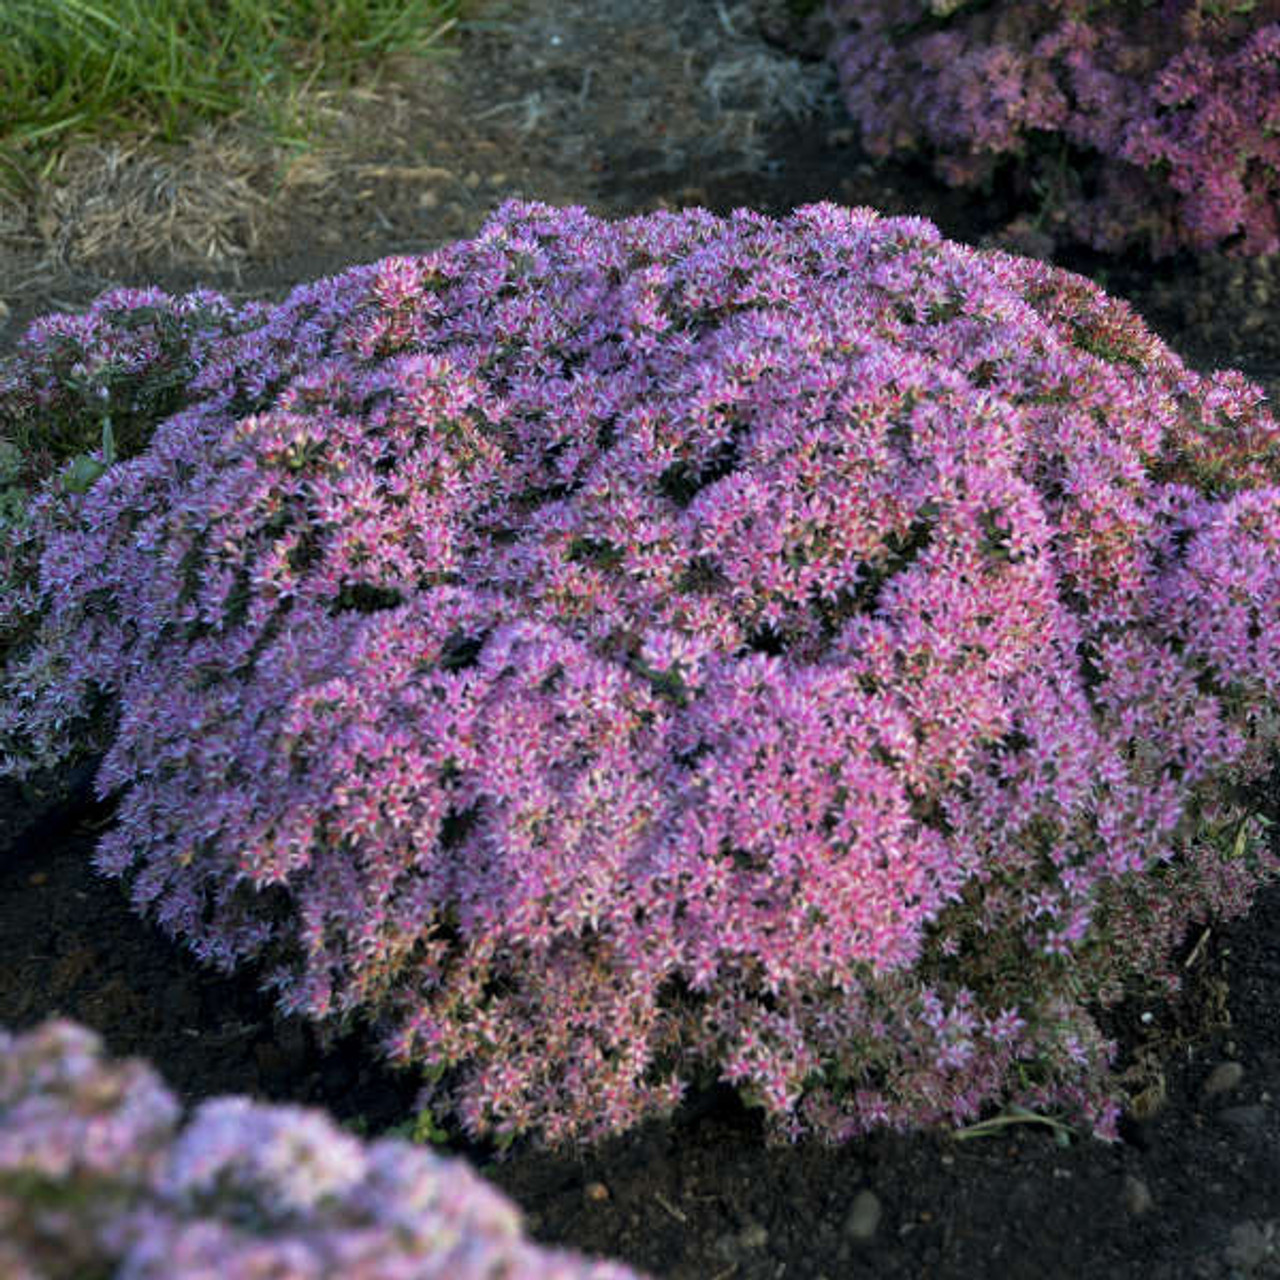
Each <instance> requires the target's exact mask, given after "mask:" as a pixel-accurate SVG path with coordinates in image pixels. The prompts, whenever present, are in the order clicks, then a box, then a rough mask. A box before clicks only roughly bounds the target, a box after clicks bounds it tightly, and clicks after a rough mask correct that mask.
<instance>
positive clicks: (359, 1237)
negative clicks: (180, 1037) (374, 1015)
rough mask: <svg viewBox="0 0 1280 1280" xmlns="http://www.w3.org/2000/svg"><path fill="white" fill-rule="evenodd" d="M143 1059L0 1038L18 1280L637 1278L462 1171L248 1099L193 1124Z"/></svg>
mask: <svg viewBox="0 0 1280 1280" xmlns="http://www.w3.org/2000/svg"><path fill="white" fill-rule="evenodd" d="M181 1121H182V1108H181V1107H180V1105H179V1103H178V1101H177V1099H176V1098H175V1097H174V1095H173V1094H172V1093H171V1092H170V1091H169V1090H168V1089H167V1088H166V1087H165V1086H164V1083H163V1082H162V1081H161V1080H160V1078H159V1077H158V1076H157V1075H156V1073H155V1071H154V1070H152V1068H151V1067H150V1066H148V1065H147V1064H145V1063H143V1062H141V1061H139V1060H137V1059H131V1060H128V1061H125V1062H120V1063H112V1062H108V1061H104V1059H103V1056H102V1044H101V1041H100V1040H99V1038H98V1037H97V1036H96V1035H95V1034H93V1033H92V1032H91V1031H89V1030H87V1029H86V1028H84V1027H80V1026H77V1025H76V1024H75V1023H72V1022H66V1021H60V1020H59V1021H50V1022H46V1023H44V1024H43V1025H41V1026H40V1027H38V1028H36V1029H35V1030H33V1031H30V1032H27V1033H26V1034H25V1035H18V1036H15V1035H12V1034H11V1033H9V1032H7V1031H5V1030H3V1029H0V1273H3V1274H4V1275H5V1276H6V1277H8V1280H77V1278H78V1277H83V1276H87V1275H108V1274H109V1275H112V1276H115V1277H117V1278H118V1280H197V1278H199V1280H204V1278H205V1277H208V1276H214V1275H219V1276H230V1277H236V1278H237V1280H250V1278H258V1280H328V1278H329V1277H337V1276H341V1277H342V1280H496V1277H499V1276H501V1277H503V1278H504V1280H640V1277H639V1276H638V1274H637V1273H636V1272H634V1271H632V1270H630V1269H629V1268H627V1267H624V1266H621V1265H619V1264H616V1263H610V1262H590V1261H587V1260H585V1259H582V1258H580V1257H577V1256H575V1255H573V1254H571V1253H568V1252H565V1251H561V1250H550V1249H542V1248H539V1247H537V1246H535V1245H533V1244H531V1243H529V1242H527V1241H525V1240H523V1239H522V1238H521V1218H520V1211H519V1209H517V1208H516V1206H515V1205H513V1204H512V1203H511V1202H510V1201H509V1200H508V1199H507V1198H506V1197H505V1196H504V1195H502V1194H501V1192H499V1191H497V1190H495V1189H494V1188H493V1187H492V1186H490V1184H489V1183H487V1182H485V1181H484V1179H482V1178H481V1177H480V1176H479V1175H478V1174H476V1173H475V1172H473V1171H472V1170H471V1169H470V1168H469V1167H468V1166H467V1164H466V1162H465V1161H462V1160H456V1159H446V1158H442V1157H440V1156H438V1155H436V1154H434V1153H432V1152H429V1151H425V1150H423V1149H422V1148H420V1147H415V1146H413V1145H412V1144H410V1143H407V1142H402V1141H399V1140H397V1139H393V1138H383V1139H380V1140H378V1141H376V1142H373V1143H369V1144H365V1143H362V1142H360V1141H359V1140H358V1139H357V1138H355V1137H353V1136H352V1135H350V1134H348V1133H345V1132H344V1131H343V1130H341V1129H339V1128H338V1127H337V1125H335V1124H334V1123H333V1122H332V1121H331V1120H330V1119H329V1118H328V1117H327V1116H326V1115H325V1114H324V1113H323V1112H322V1111H315V1110H309V1109H306V1108H302V1107H289V1106H268V1105H266V1104H264V1103H258V1102H254V1101H253V1100H251V1099H249V1098H244V1097H224V1098H213V1099H210V1100H209V1101H207V1102H203V1103H201V1104H200V1105H199V1106H198V1107H197V1109H196V1110H195V1112H194V1114H192V1115H191V1116H190V1117H189V1118H188V1119H187V1120H186V1123H181Z"/></svg>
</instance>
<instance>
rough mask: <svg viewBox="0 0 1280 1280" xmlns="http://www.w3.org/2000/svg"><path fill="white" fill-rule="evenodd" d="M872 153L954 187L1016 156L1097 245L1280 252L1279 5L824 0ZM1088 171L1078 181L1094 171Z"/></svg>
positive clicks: (1188, 0) (1181, 0)
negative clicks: (908, 158)
mask: <svg viewBox="0 0 1280 1280" xmlns="http://www.w3.org/2000/svg"><path fill="white" fill-rule="evenodd" d="M827 14H828V17H829V18H830V20H831V23H832V25H833V27H834V29H835V32H836V38H835V40H834V42H833V45H832V49H831V54H832V57H833V59H834V61H835V64H836V66H837V68H838V71H839V75H840V82H841V90H842V94H843V96H844V100H845V102H846V104H847V105H848V107H849V111H850V112H851V114H852V115H853V117H854V119H855V120H856V121H857V122H858V124H859V126H860V128H861V131H862V137H863V142H864V145H865V146H866V148H867V149H868V151H870V152H871V154H873V155H880V156H884V155H889V154H890V153H892V152H896V151H903V150H912V149H915V148H918V147H921V146H925V147H928V148H929V149H930V150H931V152H932V153H933V155H934V158H935V168H936V170H937V172H938V173H939V174H940V176H942V177H943V178H944V179H945V180H946V181H948V182H949V183H951V184H952V185H965V186H968V185H974V184H978V183H983V182H986V181H988V180H989V179H990V178H991V176H992V174H993V173H994V172H995V171H996V168H997V166H998V165H1000V164H1001V162H1005V161H1007V160H1008V159H1009V158H1010V157H1012V158H1014V162H1015V163H1016V165H1017V166H1018V168H1019V172H1020V175H1021V179H1022V184H1023V194H1024V195H1027V194H1028V188H1036V189H1038V194H1039V196H1040V198H1041V201H1042V209H1041V212H1042V213H1045V214H1047V215H1048V218H1049V221H1048V223H1047V224H1046V225H1045V227H1044V229H1045V230H1047V231H1050V232H1059V233H1062V232H1065V234H1066V236H1068V237H1071V238H1074V239H1077V240H1080V241H1083V242H1084V243H1087V244H1089V245H1092V246H1093V247H1094V248H1097V249H1103V250H1122V249H1125V248H1127V247H1130V246H1134V247H1140V248H1145V249H1147V250H1148V251H1150V252H1151V253H1152V255H1153V256H1155V257H1162V256H1165V255H1167V254H1169V253H1172V252H1173V251H1174V250H1176V249H1178V248H1181V247H1187V248H1191V249H1196V250H1207V249H1216V248H1224V249H1226V250H1228V251H1229V252H1233V253H1242V254H1269V253H1275V252H1276V251H1277V250H1278V249H1280V220H1278V217H1280V214H1278V211H1280V2H1277V0H1258V2H1257V3H1248V4H1237V3H1220V2H1218V0H1159V2H1158V3H1151V2H1150V0H1147V2H1146V3H1143V4H1115V3H1108V2H1105V0H1016V2H1013V3H1005V2H1003V0H997V3H994V4H985V3H984V4H979V3H976V0H828V3H827ZM1086 171H1087V176H1086Z"/></svg>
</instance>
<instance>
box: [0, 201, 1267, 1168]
mask: <svg viewBox="0 0 1280 1280" xmlns="http://www.w3.org/2000/svg"><path fill="white" fill-rule="evenodd" d="M185 394H186V396H187V406H186V407H185V408H183V409H182V410H180V411H179V412H177V413H176V414H175V415H174V416H173V417H171V418H170V419H168V420H167V421H165V422H164V423H162V424H161V425H159V426H158V427H157V429H156V430H155V432H154V435H153V437H152V439H151V442H150V444H149V446H148V447H147V448H146V449H145V450H143V451H142V452H141V453H139V454H138V455H136V456H135V457H132V458H130V459H128V460H124V461H117V462H115V463H114V464H113V465H111V466H110V467H109V468H107V469H106V470H105V472H104V473H103V474H102V475H101V476H100V477H99V478H97V479H96V481H94V483H93V484H92V485H91V487H89V488H88V489H87V490H86V491H85V492H83V493H77V492H57V491H54V490H53V489H51V488H48V487H47V488H46V490H45V491H43V492H42V493H41V494H40V495H39V496H38V497H37V498H35V499H34V500H33V502H32V504H31V508H32V526H31V528H30V530H29V531H28V533H27V535H26V536H27V538H28V545H29V546H30V547H32V548H38V549H39V556H38V578H37V580H36V581H34V582H33V583H32V584H30V591H31V596H30V599H31V600H32V601H33V602H34V604H33V608H34V615H33V621H32V635H31V637H30V638H29V640H28V641H27V642H26V643H25V644H24V645H23V646H22V647H21V648H20V649H19V650H18V651H16V652H15V653H14V654H13V655H12V656H11V660H10V662H9V664H8V670H7V674H6V678H7V682H8V683H7V687H6V700H5V702H4V703H3V704H0V751H2V752H3V757H2V760H0V766H2V770H0V771H3V772H7V773H10V774H13V775H15V776H22V775H23V773H24V771H25V770H27V769H29V768H30V767H31V762H32V761H33V760H45V759H49V758H57V757H58V755H59V753H60V752H65V751H68V750H71V749H72V747H73V745H74V744H75V743H76V742H83V741H85V740H86V739H88V740H90V741H92V742H94V743H96V745H97V746H98V747H99V748H100V749H101V750H102V751H104V752H105V758H104V760H103V761H102V765H101V768H100V770H99V773H98V776H97V780H96V786H97V791H98V794H99V796H100V798H102V799H106V798H107V797H109V796H112V795H115V796H117V797H118V801H119V804H118V808H117V822H116V824H115V826H114V828H113V829H111V830H108V831H107V832H106V833H105V834H104V835H103V836H102V838H101V840H100V842H99V845H98V848H97V852H96V854H95V863H96V866H97V868H98V869H99V870H100V871H101V872H103V873H104V874H106V875H109V876H115V877H120V878H121V879H122V880H124V881H125V882H126V883H127V885H128V886H129V889H130V892H131V895H132V900H133V902H134V903H135V905H136V907H137V908H138V909H139V910H142V911H146V912H147V913H149V914H150V915H152V916H153V917H154V918H155V919H156V920H158V921H159V923H160V924H161V925H162V926H163V927H164V928H165V929H166V930H168V931H169V933H170V934H172V935H173V936H174V937H177V938H181V939H183V940H185V941H186V943H187V944H188V945H189V946H190V947H191V948H192V949H193V951H194V952H195V954H196V955H198V956H199V957H201V958H202V959H203V960H205V961H208V962H211V963H214V964H216V965H218V966H220V967H221V968H223V969H225V970H228V971H229V970H233V969H235V968H237V967H238V966H241V965H243V964H245V963H247V962H250V961H253V962H255V963H257V964H260V965H261V966H263V968H262V972H263V973H264V975H265V977H264V983H265V989H267V990H269V991H272V992H274V993H275V995H276V998H277V1000H278V1004H279V1007H280V1008H281V1010H282V1011H283V1012H285V1013H302V1014H305V1015H307V1016H308V1017H310V1018H311V1019H314V1020H315V1021H316V1022H317V1023H318V1024H319V1026H320V1028H321V1030H322V1031H345V1030H348V1029H350V1027H351V1026H352V1025H353V1024H355V1023H357V1022H359V1023H361V1024H363V1025H364V1026H366V1027H367V1028H368V1029H369V1031H370V1032H371V1034H373V1035H374V1036H375V1037H376V1039H377V1042H378V1043H379V1044H380V1045H381V1046H382V1048H383V1050H384V1051H385V1053H386V1054H387V1055H388V1057H389V1058H390V1059H391V1060H392V1061H393V1062H396V1063H398V1064H401V1065H403V1066H405V1067H410V1068H413V1069H415V1070H417V1071H419V1072H421V1073H422V1074H423V1077H424V1080H425V1084H424V1087H423V1091H422V1094H421V1099H420V1101H421V1106H422V1108H423V1111H424V1112H425V1113H426V1116H427V1118H428V1122H432V1117H435V1118H438V1119H439V1120H441V1121H443V1122H445V1123H447V1124H448V1125H449V1126H450V1127H454V1128H456V1127H457V1126H461V1128H462V1129H463V1130H465V1132H466V1133H467V1134H468V1135H469V1136H470V1137H472V1138H493V1139H495V1140H496V1141H497V1143H498V1144H499V1146H503V1145H505V1144H508V1143H510V1142H511V1141H513V1140H514V1139H515V1138H516V1137H517V1136H519V1135H525V1134H527V1135H529V1137H530V1138H531V1140H535V1141H537V1142H541V1143H546V1144H549V1145H551V1146H560V1145H563V1144H566V1143H570V1142H575V1141H580V1142H586V1143H590V1142H594V1141H596V1140H597V1139H599V1138H601V1137H603V1136H605V1135H607V1134H609V1133H614V1132H619V1131H622V1130H624V1129H626V1128H628V1127H629V1126H632V1125H634V1124H636V1123H638V1122H639V1121H641V1120H642V1119H644V1118H646V1117H648V1116H661V1115H667V1114H669V1113H670V1112H671V1110H672V1109H673V1108H674V1107H675V1106H676V1105H677V1104H678V1103H679V1101H680V1099H681V1098H682V1097H683V1096H684V1094H685V1093H686V1091H687V1090H688V1089H689V1088H690V1087H691V1086H697V1085H702V1084H705V1083H708V1082H709V1081H711V1080H714V1079H715V1078H717V1077H718V1078H719V1079H721V1080H724V1081H727V1082H729V1083H731V1084H733V1085H735V1086H736V1087H737V1088H738V1089H739V1090H740V1092H741V1094H742V1096H743V1098H744V1099H745V1100H746V1101H747V1102H748V1103H750V1104H752V1105H756V1106H760V1107H763V1108H764V1110H765V1113H766V1117H767V1120H768V1122H769V1125H768V1134H769V1137H770V1138H771V1139H773V1140H795V1139H797V1138H798V1137H800V1136H802V1135H804V1134H809V1133H812V1134H817V1135H819V1136H820V1137H821V1138H823V1139H824V1140H827V1141H831V1142H841V1141H844V1140H846V1139H847V1138H849V1137H851V1136H853V1135H856V1134H860V1133H863V1132H866V1131H868V1130H870V1129H873V1128H876V1127H878V1126H882V1125H891V1126H895V1127H899V1128H905V1127H920V1126H929V1125H938V1124H956V1123H961V1122H965V1121H970V1120H973V1119H975V1118H977V1117H978V1116H979V1115H980V1114H981V1113H982V1111H983V1109H984V1108H989V1107H994V1106H997V1105H1000V1104H1005V1105H1011V1106H1016V1107H1022V1108H1039V1109H1055V1110H1057V1111H1058V1112H1059V1113H1060V1114H1061V1115H1063V1116H1064V1117H1069V1118H1070V1119H1071V1120H1072V1122H1073V1123H1075V1122H1078V1123H1081V1124H1084V1125H1085V1126H1086V1127H1090V1128H1092V1130H1093V1131H1094V1132H1095V1133H1096V1134H1097V1135H1099V1136H1100V1137H1103V1138H1109V1137H1112V1136H1114V1134H1115V1125H1116V1121H1117V1117H1118V1114H1119V1110H1120V1106H1121V1100H1120V1097H1119V1094H1118V1091H1117V1088H1116V1087H1115V1086H1114V1085H1113V1084H1112V1083H1111V1079H1110V1077H1109V1074H1108V1068H1109V1065H1110V1061H1111V1057H1112V1054H1113V1051H1114V1046H1113V1045H1112V1044H1111V1043H1110V1042H1109V1041H1107V1040H1106V1038H1105V1037H1104V1035H1103V1034H1102V1032H1101V1030H1100V1029H1099V1026H1098V1023H1097V1015H1098V1013H1099V1012H1100V1011H1101V1010H1102V1009H1104V1008H1105V1007H1107V1006H1108V1005H1111V1004H1114V1003H1115V1002H1116V1001H1118V1000H1119V999H1121V998H1122V997H1123V996H1124V995H1125V994H1132V993H1134V992H1135V991H1141V992H1142V993H1143V994H1147V993H1149V992H1150V990H1152V988H1153V987H1154V988H1155V989H1157V990H1160V991H1168V992H1173V991H1176V989H1177V985H1178V975H1177V965H1176V963H1175V960H1174V956H1175V953H1176V949H1177V947H1178V946H1179V944H1180V942H1181V940H1182V939H1183V937H1184V936H1185V934H1186V932H1187V930H1188V928H1189V927H1190V926H1191V925H1192V923H1193V922H1195V921H1200V920H1205V919H1209V918H1211V917H1213V916H1228V915H1231V914H1236V913H1240V912H1243V911H1245V910H1246V909H1247V907H1248V905H1249V902H1250V900H1251V896H1252V894H1253V892H1254V890H1255V889H1256V887H1257V886H1258V885H1259V884H1260V883H1262V882H1263V881H1264V880H1265V879H1267V878H1268V877H1269V876H1271V875H1273V874H1274V873H1275V871H1276V869H1277V866H1278V863H1277V860H1276V858H1275V857H1274V856H1273V855H1272V854H1271V853H1270V852H1269V851H1268V849H1267V848H1266V845H1265V842H1264V840H1263V838H1262V837H1263V830H1262V828H1263V826H1264V824H1265V819H1264V817H1263V816H1262V815H1261V814H1260V813H1258V812H1256V811H1255V810H1256V806H1255V805H1254V804H1253V802H1252V798H1251V797H1252V794H1253V793H1252V790H1251V788H1253V787H1254V786H1255V784H1257V783H1258V782H1259V781H1260V780H1261V779H1262V777H1263V776H1264V775H1265V774H1266V772H1267V770H1268V769H1269V768H1270V767H1271V765H1272V763H1273V761H1274V758H1275V749H1276V745H1277V739H1278V738H1280V716H1278V715H1277V688H1278V686H1277V681H1278V680H1280V627H1277V625H1276V619H1277V617H1278V616H1280V426H1278V425H1277V423H1276V420H1275V419H1274V418H1273V417H1272V416H1271V414H1270V412H1269V411H1268V409H1267V407H1266V405H1265V403H1264V400H1263V397H1262V394H1261V392H1260V391H1259V390H1258V389H1257V388H1256V387H1255V386H1253V385H1252V384H1250V383H1248V382H1247V381H1246V380H1245V379H1244V378H1243V377H1241V376H1240V375H1239V374H1238V373H1235V372H1225V373H1215V374H1212V375H1210V376H1202V375H1200V374H1197V373H1195V372H1192V371H1191V370H1189V369H1187V368H1186V367H1185V366H1184V365H1183V364H1182V362H1181V361H1180V360H1179V359H1178V358H1177V356H1176V355H1174V354H1173V353H1172V352H1171V351H1170V350H1169V349H1168V348H1167V347H1166V346H1165V345H1164V344H1163V343H1162V342H1160V341H1159V340H1158V339H1157V338H1156V337H1154V336H1153V335H1152V334H1151V333H1150V332H1149V331H1148V329H1147V328H1146V327H1145V326H1144V325H1143V323H1142V322H1141V320H1140V319H1139V318H1138V317H1137V316H1136V315H1135V314H1134V313H1133V312H1132V311H1131V310H1130V308H1129V307H1128V306H1127V305H1126V304H1125V303H1123V302H1121V301H1118V300H1116V299H1112V298H1109V297H1107V296H1106V295H1105V294H1104V293H1102V292H1101V291H1100V290H1099V289H1098V288H1097V287H1095V286H1094V285H1092V284H1091V283H1090V282H1088V281H1087V280H1084V279H1083V278H1081V277H1078V276H1075V275H1072V274H1070V273H1067V272H1065V271H1062V270H1059V269H1056V268H1054V267H1052V266H1049V265H1047V264H1044V263H1041V262H1037V261H1034V260H1030V259H1023V258H1019V257H1015V256H1012V255H1009V254H1006V253H1002V252H998V251H994V250H992V251H979V250H975V249H971V248H967V247H965V246H962V245H959V244H954V243H950V242H948V241H946V240H944V239H943V238H942V236H941V235H940V234H939V232H938V231H937V229H936V228H935V227H934V226H933V225H932V224H931V223H929V222H927V221H924V220H922V219H917V218H881V217H880V216H879V215H878V214H876V213H875V212H873V211H872V210H869V209H843V208H838V207H835V206H833V205H829V204H822V205H812V206H807V207H805V208H801V209H798V210H796V211H795V212H793V213H792V214H791V215H790V216H789V217H787V218H786V219H784V220H781V221H774V220H771V219H768V218H766V217H763V216H761V215H759V214H756V213H752V212H750V211H747V210H739V211H737V212H735V213H734V214H733V215H732V216H730V217H728V218H719V217H715V216H713V215H712V214H710V213H707V212H705V211H703V210H692V211H685V212H682V213H679V214H675V213H657V214H652V215H649V216H646V217H639V218H633V219H629V220H627V221H623V222H618V223H607V222H603V221H600V220H597V219H595V218H593V217H591V216H589V215H588V214H587V213H586V212H585V211H583V210H582V209H578V208H568V209H553V208H550V207H547V206H544V205H539V204H518V203H510V204H507V205H505V206H503V207H502V208H501V209H500V210H499V211H498V212H497V213H496V214H494V215H493V216H492V217H491V218H490V220H489V221H488V222H487V223H486V224H485V226H484V227H483V228H482V230H481V231H480V233H479V234H478V236H477V237H476V238H475V239H474V240H471V241H466V242H460V243H457V244H453V245H449V246H447V247H445V248H442V249H439V250H436V251H434V252H432V253H429V254H425V255H423V256H420V257H412V258H411V257H400V258H390V259H387V260H385V261H382V262H379V263H375V264H372V265H368V266H362V267H357V268H354V269H352V270H350V271H347V272H345V273H343V274H342V275H339V276H336V277H334V278H332V279H328V280H323V281H320V282H318V283H316V284H313V285H309V286H306V287H302V288H299V289H298V290H296V291H295V292H294V293H293V294H292V295H291V297H290V298H289V299H288V300H287V301H286V302H284V303H283V304H282V305H280V306H279V307H278V308H276V309H274V310H272V311H271V313H270V314H269V315H268V316H267V317H266V318H265V319H263V320H262V322H261V323H260V324H256V325H255V326H254V327H252V328H251V329H246V330H245V331H244V332H242V333H233V334H230V335H229V336H227V337H226V338H225V339H223V340H221V341H220V342H218V343H216V344H214V345H213V346H211V347H209V348H208V349H207V350H206V351H205V353H204V360H203V363H202V365H201V367H200V369H199V371H198V372H197V373H196V374H195V376H194V377H193V378H192V379H191V381H190V383H189V385H188V387H187V389H186V393H185ZM33 554H34V553H33Z"/></svg>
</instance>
